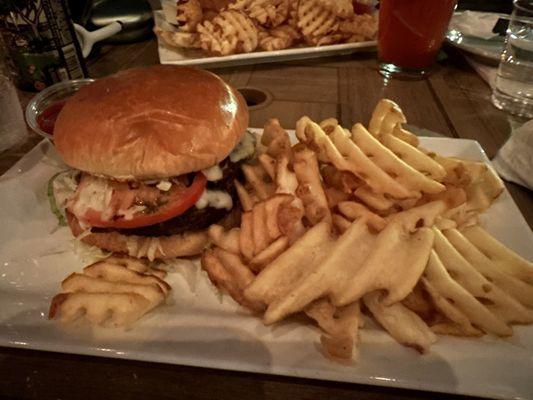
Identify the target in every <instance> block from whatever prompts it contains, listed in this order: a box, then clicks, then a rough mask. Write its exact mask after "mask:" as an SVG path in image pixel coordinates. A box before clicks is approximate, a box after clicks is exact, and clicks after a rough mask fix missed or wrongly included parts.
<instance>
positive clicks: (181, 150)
mask: <svg viewBox="0 0 533 400" xmlns="http://www.w3.org/2000/svg"><path fill="white" fill-rule="evenodd" d="M247 126H248V109H247V107H246V103H245V101H244V99H243V98H242V96H241V95H240V94H239V92H237V91H236V90H235V89H233V88H232V87H230V86H229V85H227V84H226V83H225V82H224V81H222V79H220V78H219V77H217V76H216V75H214V74H211V73H209V72H206V71H202V70H199V69H194V68H186V67H176V66H168V65H157V66H153V67H148V68H135V69H130V70H126V71H122V72H119V73H118V74H116V75H113V76H109V77H107V78H103V79H99V80H97V81H96V82H94V83H92V84H90V85H88V86H85V87H82V88H81V89H80V90H79V91H78V92H77V93H76V94H75V95H73V96H72V97H71V98H70V99H69V100H68V101H67V102H66V104H65V106H64V107H63V109H62V110H61V112H60V113H59V116H58V118H57V121H56V124H55V128H54V144H55V147H56V149H57V151H58V152H59V154H60V155H61V157H62V158H63V160H64V161H65V162H66V163H67V164H68V165H70V166H71V167H74V168H76V169H80V170H82V171H86V172H89V173H92V174H95V175H102V176H106V177H110V178H115V179H121V180H148V179H161V178H168V177H171V176H177V175H182V174H185V173H189V172H193V171H198V170H201V169H204V168H208V167H211V166H213V165H215V164H217V163H218V162H220V161H222V160H223V159H224V158H226V157H227V156H228V154H229V153H230V152H231V151H232V150H233V148H234V147H235V146H236V144H237V143H238V142H239V140H240V139H241V137H242V136H243V134H244V132H245V130H246V128H247Z"/></svg>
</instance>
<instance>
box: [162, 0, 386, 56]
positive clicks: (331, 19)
mask: <svg viewBox="0 0 533 400" xmlns="http://www.w3.org/2000/svg"><path fill="white" fill-rule="evenodd" d="M167 22H168V23H169V24H171V25H170V26H171V27H170V28H164V29H163V28H159V27H156V28H155V32H156V34H157V35H158V36H159V38H160V39H161V40H162V41H163V42H164V43H166V44H167V45H169V46H173V47H179V48H185V49H195V48H201V49H203V50H204V51H205V52H206V53H207V54H211V55H216V56H227V55H232V54H238V53H249V52H252V51H256V50H264V51H276V50H283V49H286V48H289V47H293V46H297V45H299V44H305V45H308V46H324V45H330V44H338V43H354V42H364V41H370V40H375V39H376V37H377V18H376V15H374V14H370V13H366V14H356V13H355V11H354V8H353V5H352V1H351V0H342V1H339V0H232V1H226V4H223V5H221V6H220V7H212V5H210V4H206V2H203V1H200V0H178V1H177V4H176V17H175V19H174V18H173V17H170V20H169V18H168V17H167Z"/></svg>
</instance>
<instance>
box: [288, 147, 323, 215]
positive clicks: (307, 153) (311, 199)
mask: <svg viewBox="0 0 533 400" xmlns="http://www.w3.org/2000/svg"><path fill="white" fill-rule="evenodd" d="M294 172H295V173H296V179H297V180H298V189H297V191H296V194H297V196H298V197H299V198H300V199H301V200H302V201H303V204H304V208H305V216H306V218H307V219H308V220H309V222H310V223H311V224H312V225H315V224H317V223H318V222H320V221H321V220H326V221H331V214H330V212H329V207H328V201H327V198H326V194H325V192H324V188H323V187H322V183H321V180H320V172H319V169H318V161H317V159H316V155H315V153H314V152H312V151H311V150H309V149H307V148H306V147H305V146H303V147H300V148H299V149H298V150H295V153H294Z"/></svg>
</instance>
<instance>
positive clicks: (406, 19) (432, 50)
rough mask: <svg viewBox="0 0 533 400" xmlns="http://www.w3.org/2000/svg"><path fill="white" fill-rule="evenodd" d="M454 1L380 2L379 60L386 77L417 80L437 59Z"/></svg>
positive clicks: (386, 0) (381, 70) (403, 0)
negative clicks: (393, 76)
mask: <svg viewBox="0 0 533 400" xmlns="http://www.w3.org/2000/svg"><path fill="white" fill-rule="evenodd" d="M456 2H457V1H456V0H381V1H380V4H379V32H378V58H379V61H380V66H379V67H380V72H381V74H383V75H385V76H391V75H396V74H397V75H401V76H404V77H412V78H420V77H423V76H424V75H426V74H427V73H428V72H429V70H430V68H431V66H432V65H433V64H434V63H435V61H436V59H437V54H438V52H439V49H440V47H441V45H442V42H443V40H444V35H445V33H446V29H447V27H448V23H449V22H450V19H451V17H452V14H453V11H454V9H455V6H456Z"/></svg>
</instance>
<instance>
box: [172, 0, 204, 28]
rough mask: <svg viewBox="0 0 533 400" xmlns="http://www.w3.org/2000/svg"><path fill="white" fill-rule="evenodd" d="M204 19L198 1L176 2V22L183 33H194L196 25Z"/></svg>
mask: <svg viewBox="0 0 533 400" xmlns="http://www.w3.org/2000/svg"><path fill="white" fill-rule="evenodd" d="M203 19H204V16H203V10H202V5H201V4H200V2H199V1H198V0H178V2H177V5H176V22H177V23H178V26H179V27H180V30H181V31H183V32H195V31H196V25H198V24H199V23H200V22H202V20H203Z"/></svg>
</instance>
